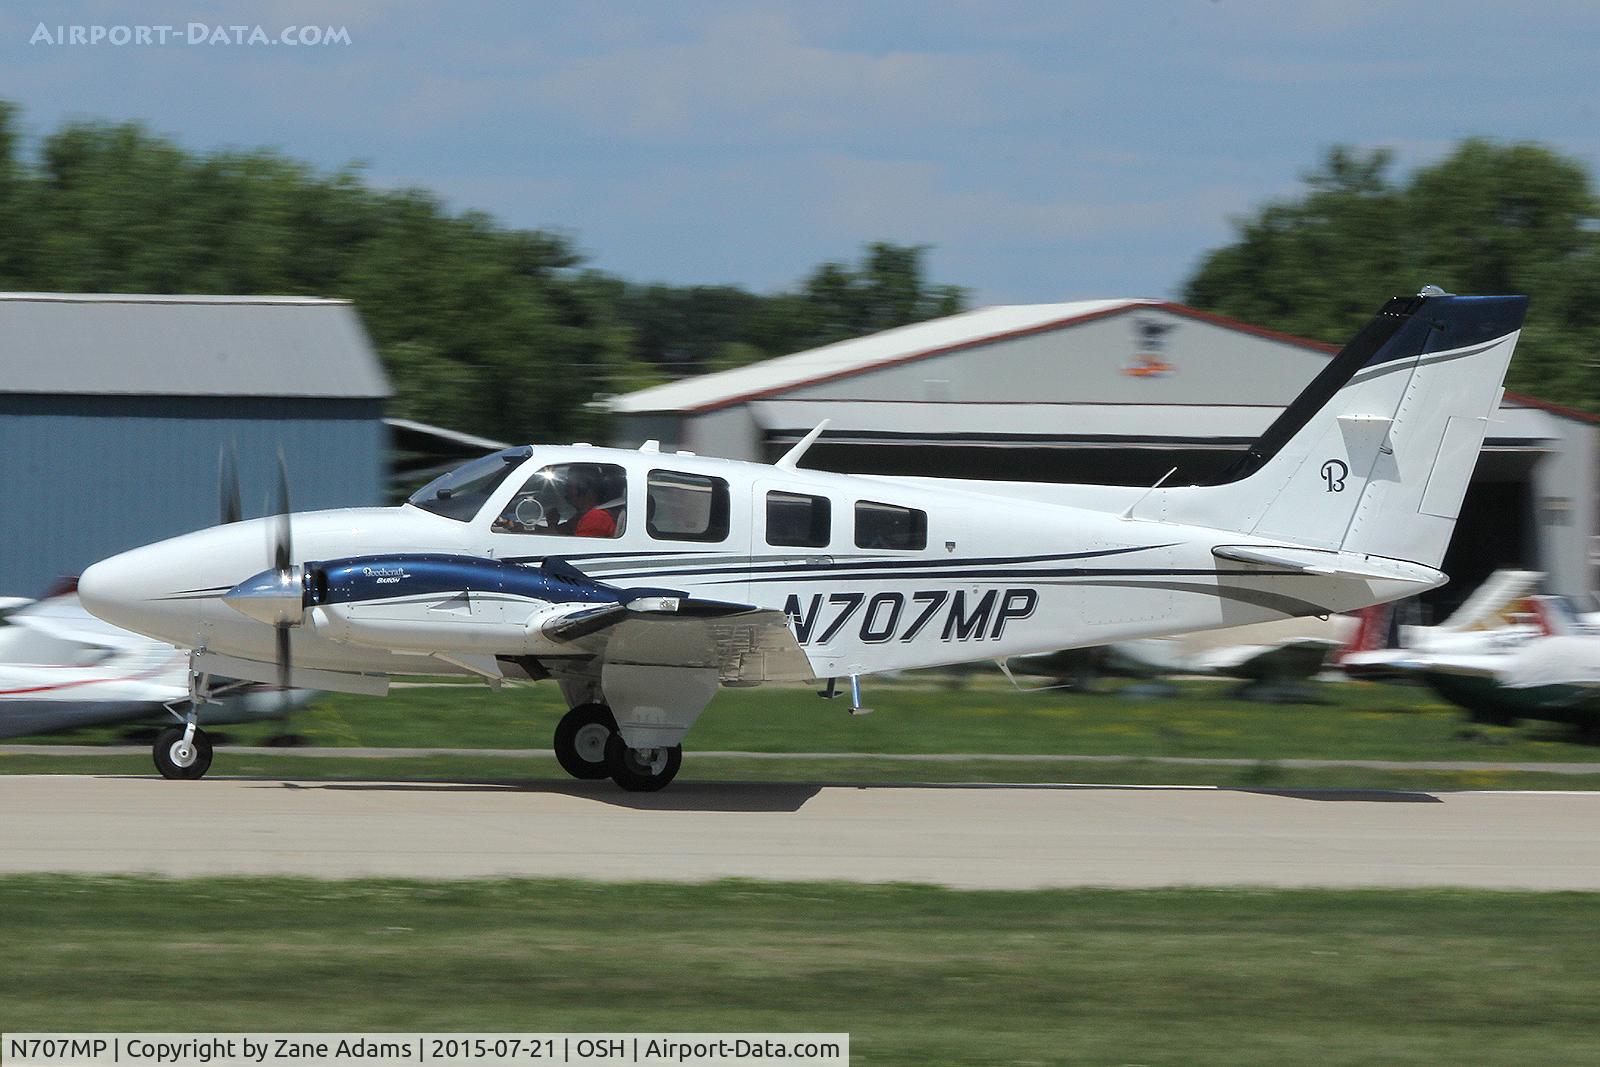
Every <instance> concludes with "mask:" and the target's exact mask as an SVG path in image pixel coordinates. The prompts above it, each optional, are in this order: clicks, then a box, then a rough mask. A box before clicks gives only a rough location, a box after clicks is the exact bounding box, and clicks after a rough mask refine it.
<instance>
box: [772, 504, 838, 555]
mask: <svg viewBox="0 0 1600 1067" xmlns="http://www.w3.org/2000/svg"><path fill="white" fill-rule="evenodd" d="M832 525H833V506H832V504H831V502H830V501H829V500H828V498H827V497H825V496H807V495H806V494H804V493H783V492H779V491H777V490H773V491H772V492H770V493H768V494H767V544H769V545H792V546H794V547H796V548H826V547H828V539H829V536H830V535H831V534H832V532H833V531H832Z"/></svg>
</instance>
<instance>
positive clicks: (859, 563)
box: [605, 542, 1176, 582]
mask: <svg viewBox="0 0 1600 1067" xmlns="http://www.w3.org/2000/svg"><path fill="white" fill-rule="evenodd" d="M1175 544H1176V542H1174V543H1172V544H1164V545H1136V546H1133V547H1131V548H1109V549H1101V550H1098V551H1092V552H1055V553H1047V554H1044V555H1036V556H971V557H963V558H961V559H920V558H919V559H907V558H897V559H883V558H872V557H869V558H866V559H854V560H847V561H843V562H839V561H835V560H829V561H827V562H813V561H801V562H790V563H757V562H755V561H754V560H752V561H751V562H750V563H749V564H739V565H734V566H716V567H700V568H689V567H685V568H679V569H674V570H670V571H643V570H641V571H623V572H616V573H610V574H607V575H606V576H605V580H606V581H608V582H614V581H624V580H627V579H632V578H706V577H715V576H717V575H724V574H735V575H743V576H745V577H748V578H750V580H752V581H757V580H760V579H758V578H757V577H755V576H758V575H768V574H778V575H790V574H794V573H796V572H804V573H806V574H808V575H812V576H815V575H822V574H826V575H836V576H838V577H840V578H849V577H854V576H855V572H858V571H859V572H863V573H868V572H872V571H886V570H887V571H896V572H899V573H901V574H904V573H919V574H926V575H928V576H930V577H935V578H938V577H944V576H945V575H946V574H947V573H950V571H949V570H948V569H949V568H957V569H958V572H959V573H965V571H966V570H969V569H971V568H973V567H977V566H984V565H993V566H994V567H997V568H998V567H1003V566H1006V565H1018V564H1024V563H1049V562H1052V561H1055V560H1067V559H1103V558H1105V557H1107V556H1123V555H1127V554H1128V553H1130V552H1150V551H1154V550H1156V549H1162V548H1172V547H1174V545H1175ZM801 553H802V550H800V549H796V551H795V554H796V555H798V554H801ZM812 554H814V555H820V556H826V555H827V553H826V552H825V551H821V550H817V551H815V552H814V553H812ZM765 558H767V559H789V560H793V559H794V556H793V555H790V556H779V557H771V556H769V557H765ZM1004 573H1010V572H1004Z"/></svg>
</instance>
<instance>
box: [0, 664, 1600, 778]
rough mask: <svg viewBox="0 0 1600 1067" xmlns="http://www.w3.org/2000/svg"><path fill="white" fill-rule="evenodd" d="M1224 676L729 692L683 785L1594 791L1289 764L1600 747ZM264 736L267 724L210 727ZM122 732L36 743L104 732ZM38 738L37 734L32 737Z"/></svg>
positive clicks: (472, 737) (17, 761)
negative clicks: (1012, 758) (1307, 695)
mask: <svg viewBox="0 0 1600 1067" xmlns="http://www.w3.org/2000/svg"><path fill="white" fill-rule="evenodd" d="M1229 688H1230V687H1229V686H1228V685H1227V684H1225V683H1221V682H1205V681H1194V682H1184V683H1181V686H1180V689H1181V693H1180V695H1179V696H1178V697H1177V698H1174V699H1169V700H1148V699H1147V700H1134V699H1127V698H1125V697H1122V696H1118V695H1114V694H1103V695H1086V694H1082V693H1069V692H1062V691H1051V692H1040V693H1026V694H1024V693H1017V692H1015V691H1013V690H1012V689H1010V688H1009V687H1006V686H1004V685H1003V683H996V682H995V681H994V680H991V679H985V678H981V677H980V678H978V679H975V680H970V681H969V682H968V684H966V685H964V686H963V687H961V688H959V689H957V688H951V687H949V686H947V685H940V684H937V683H936V681H935V680H933V679H930V678H927V677H925V676H924V677H918V676H911V677H909V678H907V679H906V680H904V681H895V682H885V683H879V684H875V685H874V686H873V687H872V688H871V689H870V690H869V696H870V698H871V700H870V702H871V704H872V705H873V706H874V708H875V711H874V713H873V714H871V715H867V716H858V717H852V716H850V715H848V714H847V713H846V711H845V709H844V707H843V706H842V704H840V703H839V702H829V701H823V700H819V699H817V697H816V695H815V694H814V693H813V692H811V691H810V690H807V689H797V688H783V687H766V688H760V689H753V690H737V689H736V690H724V691H723V692H722V693H720V694H718V696H717V699H716V700H715V701H714V702H713V703H712V705H711V707H710V708H708V709H707V710H706V712H705V714H704V715H703V716H702V717H701V720H700V722H699V723H698V724H697V725H696V727H695V729H694V731H693V733H691V734H690V736H689V739H688V743H687V745H686V748H687V758H686V761H685V767H684V771H683V774H682V779H683V780H684V781H691V780H702V781H705V780H742V781H810V782H817V781H820V782H907V781H919V782H973V781H983V782H1104V783H1115V784H1122V783H1147V784H1170V785H1220V786H1234V787H1244V788H1303V789H1308V788H1343V789H1600V775H1593V774H1547V773H1534V772H1527V771H1521V770H1514V769H1510V768H1507V769H1504V770H1501V769H1490V770H1379V769H1373V768H1361V767H1343V768H1326V769H1309V768H1292V767H1286V766H1283V765H1282V764H1281V763H1279V762H1276V761H1280V760H1285V759H1296V758H1305V759H1341V760H1350V759H1354V760H1400V761H1466V762H1479V763H1517V762H1541V763H1561V762H1573V763H1595V762H1600V746H1595V745H1592V744H1584V743H1580V742H1579V740H1578V738H1577V737H1576V735H1574V734H1573V733H1572V732H1571V731H1570V730H1565V729H1562V728H1557V727H1553V726H1549V725H1541V724H1529V725H1524V726H1521V727H1496V726H1479V725H1475V724H1472V723H1469V722H1467V721H1466V720H1465V719H1464V718H1463V717H1462V715H1461V713H1460V711H1459V710H1458V709H1456V708H1453V707H1450V706H1449V705H1446V704H1443V703H1441V702H1439V701H1438V700H1437V698H1435V697H1434V696H1433V695H1432V694H1431V693H1430V692H1429V691H1428V690H1426V689H1422V688H1417V687H1411V686H1397V685H1376V684H1371V683H1346V684H1340V685H1329V686H1325V687H1324V691H1325V693H1326V694H1327V697H1328V700H1329V703H1327V704H1323V705H1280V706H1271V705H1261V704H1254V703H1250V702H1247V701H1243V700H1239V699H1237V698H1235V697H1232V696H1230V695H1229ZM564 710H565V709H564V707H563V705H562V704H561V702H560V698H559V696H558V694H557V692H556V690H555V688H554V687H553V686H549V685H543V686H530V687H519V688H508V689H507V690H505V691H503V692H500V693H495V692H492V691H490V690H488V689H486V688H484V687H481V686H477V685H453V686H447V687H443V688H397V689H395V690H394V691H393V692H392V695H391V696H390V697H388V698H387V699H379V698H372V697H359V696H347V695H339V694H331V695H328V696H325V697H323V698H322V699H321V700H320V701H319V702H318V703H317V704H316V705H315V706H314V707H312V708H311V709H309V710H308V711H305V712H303V713H301V714H299V715H298V716H296V718H295V728H296V729H297V730H298V731H300V732H302V733H303V734H305V735H306V736H307V737H308V738H309V739H310V740H311V741H312V742H313V743H314V744H317V745H322V746H331V747H353V746H371V747H401V748H441V747H459V748H466V749H472V748H544V747H548V745H549V743H550V740H549V739H550V735H551V732H552V731H553V730H554V728H555V723H556V721H557V720H558V719H559V718H560V716H561V714H562V712H563V711H564ZM218 729H219V730H220V732H222V733H225V734H226V735H227V736H228V737H230V738H232V739H233V740H234V741H235V742H237V743H240V744H251V743H256V742H260V741H261V740H263V739H265V738H266V737H267V736H269V735H270V734H271V733H273V732H274V731H275V730H276V729H277V727H276V725H275V724H261V723H257V724H252V725H243V726H223V727H220V728H218ZM119 735H120V730H119V729H118V728H111V727H107V728H100V729H94V730H83V731H78V732H77V733H74V734H64V735H56V736H53V737H44V738H37V739H31V740H38V741H40V742H53V743H60V742H76V743H91V744H92V743H102V742H112V741H116V740H117V739H118V738H119ZM24 740H30V739H24ZM696 750H699V751H727V750H734V751H751V752H763V753H786V752H830V753H839V754H841V757H840V758H837V759H830V760H820V761H819V760H761V761H755V760H746V759H715V760H713V759H696V758H695V756H694V753H695V752H696ZM873 753H890V754H917V753H921V754H929V753H975V754H978V755H980V756H981V755H983V754H1077V755H1120V756H1129V757H1133V758H1132V759H1129V760H1127V761H1124V762H1117V763H1081V762H1073V763H1061V762H1057V763H1034V764H1019V763H1004V762H998V761H986V760H983V759H981V758H978V759H972V760H966V761H961V762H955V763H950V762H938V763H935V762H893V761H886V760H880V759H872V758H870V755H869V754H873ZM1150 757H1201V758H1214V757H1223V758H1229V759H1243V760H1248V761H1250V762H1249V763H1248V764H1246V765H1244V766H1231V767H1216V766H1188V765H1175V764H1166V763H1158V762H1152V761H1151V759H1150ZM0 773H12V774H20V773H110V774H148V773H151V767H150V762H149V758H148V757H147V756H145V755H142V754H141V755H116V754H106V755H91V756H83V755H71V756H47V755H33V754H21V755H18V754H0ZM212 773H213V774H219V775H220V774H230V775H258V776H267V777H305V778H340V779H380V778H382V779H411V780H416V779H449V780H461V779H469V780H476V781H524V780H545V779H558V780H559V779H562V778H563V777H564V776H563V775H562V773H561V772H560V770H559V769H558V768H557V767H556V765H555V762H554V760H552V759H548V758H537V757H535V758H503V757H493V756H474V755H470V754H462V755H459V756H457V755H450V756H428V757H418V758H407V759H369V758H354V757H352V758H335V759H311V758H307V757H298V756H295V755H294V754H293V751H292V750H286V751H285V752H283V753H282V754H272V755H256V754H249V755H247V754H242V753H236V752H229V751H228V749H227V748H226V747H223V748H222V749H220V750H219V753H218V757H217V762H216V763H215V764H214V766H213V771H212Z"/></svg>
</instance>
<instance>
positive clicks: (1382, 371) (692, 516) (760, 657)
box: [80, 286, 1527, 790]
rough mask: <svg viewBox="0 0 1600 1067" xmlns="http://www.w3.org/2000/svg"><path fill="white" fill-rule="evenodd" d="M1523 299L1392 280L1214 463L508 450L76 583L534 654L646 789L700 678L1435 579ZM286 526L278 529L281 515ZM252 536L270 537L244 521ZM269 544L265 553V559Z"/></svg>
mask: <svg viewBox="0 0 1600 1067" xmlns="http://www.w3.org/2000/svg"><path fill="white" fill-rule="evenodd" d="M1526 306H1527V300H1526V298H1525V297H1465V296H1452V295H1450V294H1447V293H1444V292H1443V291H1442V290H1439V289H1436V288H1434V287H1431V286H1430V287H1429V288H1427V289H1424V290H1423V292H1422V293H1421V294H1419V295H1418V296H1415V297H1398V298H1396V299H1394V300H1391V301H1389V302H1388V303H1387V304H1385V305H1384V306H1383V308H1382V309H1381V310H1380V311H1379V312H1378V314H1377V315H1376V317H1375V318H1374V319H1373V320H1372V321H1371V322H1370V323H1369V324H1368V325H1367V326H1366V327H1365V328H1363V329H1362V331H1361V332H1360V333H1359V334H1358V335H1357V336H1356V337H1355V339H1354V340H1353V341H1351V342H1350V344H1349V345H1347V346H1346V347H1345V349H1344V350H1343V351H1342V352H1340V353H1339V354H1338V355H1337V356H1335V357H1334V358H1333V359H1332V360H1331V361H1330V362H1329V363H1328V365H1327V366H1326V367H1325V368H1324V369H1323V371H1322V372H1321V373H1320V374H1318V375H1317V377H1316V378H1315V379H1314V380H1313V381H1312V382H1311V383H1310V385H1308V386H1307V388H1306V389H1305V391H1304V392H1303V393H1302V394H1301V395H1300V396H1299V397H1298V398H1297V399H1296V400H1295V401H1294V402H1293V403H1292V404H1290V405H1289V407H1288V408H1287V409H1285V410H1284V412H1283V414H1282V415H1281V416H1280V417H1279V418H1278V419H1277V420H1276V421H1275V422H1274V423H1273V424H1272V425H1271V426H1270V427H1269V428H1268V429H1267V431H1266V432H1265V433H1264V434H1263V435H1262V436H1261V438H1260V439H1259V440H1258V441H1256V442H1255V444H1254V445H1253V446H1252V447H1251V448H1250V449H1249V451H1248V452H1247V453H1246V454H1245V455H1244V456H1243V457H1242V458H1241V460H1240V462H1239V463H1238V464H1237V465H1236V467H1235V468H1234V469H1233V470H1232V471H1231V472H1229V474H1228V475H1227V476H1225V477H1224V478H1222V479H1220V480H1218V481H1217V482H1215V483H1214V484H1207V485H1166V484H1163V483H1164V482H1165V479H1163V483H1157V485H1156V486H1154V487H1152V488H1148V489H1142V488H1128V487H1119V486H1100V485H1055V484H1041V483H1028V482H971V481H958V480H950V479H940V478H891V477H864V476H858V475H846V474H830V473H824V472H820V471H809V470H802V469H800V468H799V467H798V462H799V460H800V458H801V456H802V454H803V453H804V451H805V449H806V447H807V446H808V445H809V444H810V443H811V441H813V440H814V439H815V438H816V436H817V434H818V433H819V432H820V431H821V429H822V428H821V427H818V428H817V430H814V431H812V433H811V434H810V435H809V436H808V437H807V438H806V439H805V440H803V441H802V442H801V443H800V444H799V445H797V446H796V447H795V448H794V449H793V450H791V451H790V453H789V454H788V455H786V456H784V457H783V458H782V459H781V460H779V461H778V462H777V463H776V464H773V465H770V466H769V465H764V464H756V463H743V462H733V461H729V460H721V459H708V458H704V457H699V456H694V455H692V454H688V453H682V452H680V453H676V454H669V453H665V452H661V451H659V450H657V449H656V448H655V447H654V445H653V444H647V445H646V446H645V447H643V448H641V449H640V450H638V451H636V452H635V451H621V450H614V449H605V448H592V447H588V446H582V445H573V446H567V447H524V448H512V449H507V450H505V451H503V452H497V453H495V454H493V455H490V456H485V457H484V458H482V459H478V460H475V461H473V462H471V463H468V464H467V465H466V466H464V467H461V468H460V469H459V470H456V471H454V472H453V473H450V474H447V475H445V476H443V477H442V478H439V479H438V480H436V481H434V482H432V483H430V484H428V485H427V486H424V487H423V488H422V489H421V490H419V491H418V492H417V493H416V494H415V495H414V496H412V497H411V499H410V500H409V501H408V502H407V503H405V504H403V505H401V506H399V507H394V508H362V509H351V510H342V511H322V512H310V513H305V514H296V515H292V516H291V515H290V514H289V511H288V506H287V496H288V494H287V489H286V488H285V489H283V491H282V493H281V509H280V510H281V515H280V516H279V517H277V518H271V517H269V518H266V519H261V520H254V521H251V522H236V523H229V524H226V525H222V526H218V527H215V528H212V529H209V530H202V531H199V532H197V533H191V534H187V535H185V536H182V537H177V538H173V539H172V540H168V541H163V542H160V543H159V544H154V545H149V546H147V547H144V548H139V549H135V550H133V551H131V552H126V553H123V554H122V555H119V556H115V557H113V558H111V559H108V560H105V561H103V562H101V563H98V564H96V565H94V566H93V567H91V568H90V569H89V570H88V571H87V572H85V573H84V575H83V576H82V579H81V582H80V590H81V595H82V597H83V602H84V604H85V605H86V606H87V607H88V608H89V609H90V610H91V611H93V612H94V613H95V614H97V615H99V616H100V617H101V618H103V619H105V620H107V621H108V622H113V623H116V624H117V625H119V626H125V627H127V628H129V629H132V630H136V631H139V632H141V633H146V634H150V635H152V636H156V637H159V638H161V639H162V640H166V641H171V642H173V643H174V644H176V645H178V646H180V647H183V648H188V649H191V650H193V651H192V662H191V668H192V670H191V675H192V677H193V679H194V682H193V689H194V694H193V695H194V697H195V701H194V703H193V705H192V706H191V708H190V710H189V713H188V718H187V722H186V723H185V725H184V726H183V727H182V728H181V729H180V728H176V727H175V728H173V729H172V730H170V731H168V733H166V734H165V735H163V737H162V738H160V739H159V740H158V741H157V743H156V748H155V758H156V764H157V766H158V767H159V768H160V770H161V772H162V773H163V774H165V775H166V776H168V777H175V778H198V777H199V776H200V775H202V774H203V773H204V772H205V770H206V767H207V766H208V765H209V763H210V759H211V751H210V745H209V742H207V741H206V740H205V735H204V733H203V732H202V731H201V730H200V729H198V727H197V725H196V721H197V717H198V715H199V713H200V712H201V711H202V710H203V708H204V701H205V697H206V693H207V688H208V679H209V678H210V676H212V675H225V676H228V677H232V678H245V679H256V680H260V681H272V680H274V679H277V680H279V681H280V682H281V683H285V684H293V685H296V686H304V687H307V688H314V689H331V690H346V691H352V692H362V693H383V692H385V691H386V690H387V686H388V679H389V676H390V675H392V674H419V673H453V674H462V673H465V674H473V675H478V676H480V677H482V678H484V679H486V680H487V681H489V682H490V684H497V683H498V682H500V681H501V680H502V679H503V678H507V677H510V678H516V679H543V678H552V679H554V680H555V681H556V683H557V684H559V685H560V687H561V690H562V693H563V695H564V696H565V698H566V701H567V703H568V705H569V706H570V708H571V710H570V711H569V712H568V714H567V715H566V716H565V717H564V718H563V719H562V720H561V723H560V725H559V726H558V727H557V729H556V735H555V747H556V753H557V756H558V757H559V758H560V760H561V763H562V765H563V766H564V767H565V768H566V769H567V770H568V771H569V772H570V773H572V774H574V775H575V776H577V777H580V778H599V777H606V776H609V777H611V778H612V779H614V780H615V781H616V782H617V784H619V785H620V786H622V787H623V788H625V789H634V790H648V789H659V788H661V787H662V786H664V785H666V784H667V783H668V782H669V781H671V780H672V778H673V776H674V775H675V774H676V773H677V770H678V767H679V764H680V762H681V760H682V746H681V742H682V740H683V737H684V735H685V733H687V731H688V730H689V728H690V727H691V726H692V725H693V724H694V721H695V719H696V717H697V716H698V715H699V714H700V712H701V710H702V709H704V708H705V706H706V704H707V703H709V702H710V700H711V698H712V695H713V694H714V693H715V692H716V689H717V687H718V686H719V685H757V684H759V683H762V682H769V681H797V680H805V679H812V678H817V679H827V680H829V689H830V691H831V690H832V688H833V686H832V682H833V680H835V679H840V678H846V679H848V680H849V682H850V688H851V694H852V706H853V707H855V708H859V707H860V691H859V685H858V681H857V680H858V678H859V677H860V676H861V675H865V674H871V673H873V672H878V671H888V670H895V669H901V668H912V667H931V666H936V665H940V664H949V663H957V662H962V661H970V660H980V659H988V660H1000V661H1002V662H1003V661H1004V660H1006V659H1007V658H1008V657H1011V656H1017V655H1022V654H1026V653H1037V652H1046V651H1051V650H1055V649H1062V648H1072V647H1076V646H1082V645H1093V644H1105V643H1107V642H1110V641H1117V640H1124V639H1129V638H1137V637H1146V636H1154V635H1159V634H1172V633H1179V632H1184V631H1190V630H1204V629H1210V628H1214V627H1220V626H1235V625H1239V624H1242V623H1250V622H1260V621H1265V620H1269V619H1281V618H1287V617H1291V616H1305V615H1322V614H1327V613H1330V612H1342V611H1351V610H1354V609H1356V608H1360V607H1363V606H1365V605H1370V604H1375V603H1382V602H1386V601H1390V600H1395V599H1398V598H1401V597H1406V596H1411V595H1414V594H1416V593H1419V592H1422V591H1423V590H1426V589H1430V588H1433V587H1435V586H1438V585H1440V584H1442V583H1443V582H1444V581H1445V580H1446V579H1445V576H1444V575H1443V574H1442V573H1440V571H1439V565H1440V562H1441V561H1442V559H1443V557H1444V551H1445V546H1446V544H1447V543H1448V541H1449V540H1450V535H1451V531H1452V530H1453V528H1454V526H1455V520H1456V514H1457V512H1458V510H1459V509H1460V506H1461V499H1462V496H1463V494H1464V493H1465V491H1466V487H1467V481H1468V478H1469V477H1470V475H1471V474H1472V469H1473V465H1474V463H1475V462H1476V461H1477V457H1478V450H1479V448H1480V447H1481V445H1482V443H1483V437H1484V431H1485V428H1486V423H1487V420H1488V419H1489V417H1490V415H1491V414H1492V413H1493V412H1494V410H1495V408H1496V406H1497V404H1498V402H1499V398H1500V393H1501V381H1502V380H1503V378H1504V376H1505V372H1506V366H1507V364H1508V362H1509V361H1510V359H1511V352H1512V349H1513V347H1514V346H1515V344H1516V341H1517V336H1518V333H1519V331H1520V329H1521V326H1522V320H1523V314H1524V312H1525V310H1526ZM291 535H292V536H291ZM264 545H266V546H267V553H266V556H265V557H264V553H263V547H264ZM269 563H270V566H267V567H266V569H263V566H264V565H265V564H269Z"/></svg>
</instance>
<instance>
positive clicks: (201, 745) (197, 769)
mask: <svg viewBox="0 0 1600 1067" xmlns="http://www.w3.org/2000/svg"><path fill="white" fill-rule="evenodd" d="M182 740H183V727H181V726H171V727H168V728H167V729H165V730H162V731H161V733H160V734H159V735H157V737H156V743H155V745H154V746H153V747H152V748H151V750H150V754H151V755H152V756H154V757H155V761H156V770H158V771H160V772H161V777H163V778H176V779H188V780H193V779H196V778H200V777H203V776H204V775H205V773H206V771H208V770H210V769H211V738H209V737H207V736H206V732H205V731H204V730H196V731H195V732H194V759H193V760H192V761H191V762H190V763H189V764H188V765H187V766H183V765H180V764H179V763H178V761H177V759H176V757H175V756H174V755H173V751H172V750H173V749H174V748H175V747H176V746H177V745H178V743H179V742H180V741H182Z"/></svg>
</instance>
